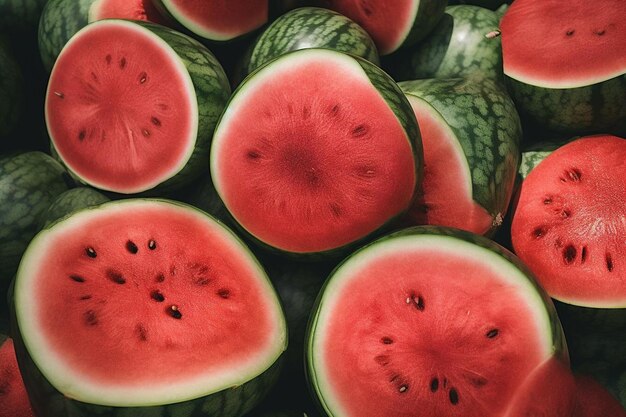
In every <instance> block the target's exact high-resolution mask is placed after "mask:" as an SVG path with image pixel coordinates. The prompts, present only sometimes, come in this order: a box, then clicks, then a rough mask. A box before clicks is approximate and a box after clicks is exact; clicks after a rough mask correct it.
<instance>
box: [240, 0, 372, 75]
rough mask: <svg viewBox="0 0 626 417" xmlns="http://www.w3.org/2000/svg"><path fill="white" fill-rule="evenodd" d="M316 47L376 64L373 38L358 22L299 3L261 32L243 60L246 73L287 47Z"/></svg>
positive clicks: (330, 11) (282, 52)
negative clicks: (298, 5) (244, 60)
mask: <svg viewBox="0 0 626 417" xmlns="http://www.w3.org/2000/svg"><path fill="white" fill-rule="evenodd" d="M316 47H319V48H328V49H333V50H336V51H340V52H345V53H350V54H353V55H357V56H360V57H362V58H365V59H367V60H368V61H370V62H372V63H374V64H376V65H378V64H379V58H378V51H377V49H376V45H374V41H373V40H372V38H371V37H370V36H369V35H368V33H367V32H365V30H363V28H362V27H360V26H359V25H358V24H356V23H355V22H353V21H352V20H350V19H349V18H347V17H345V16H343V15H341V14H339V13H337V12H334V11H332V10H329V9H323V8H318V7H302V8H298V9H295V10H292V11H290V12H287V13H286V14H284V15H282V16H280V17H279V18H278V19H276V20H275V21H274V22H273V23H272V24H271V25H270V26H268V27H267V28H266V29H265V30H264V31H263V32H262V33H261V35H260V36H259V37H258V38H257V40H256V41H255V42H254V43H253V44H252V47H251V48H252V49H251V51H250V52H249V58H248V60H247V62H246V63H245V64H244V67H245V68H246V71H245V74H249V73H250V72H252V71H254V70H255V69H257V68H258V67H260V66H261V65H263V64H264V63H266V62H268V61H270V60H272V59H273V58H276V57H277V56H279V55H282V54H284V53H287V52H289V51H295V50H298V49H303V48H316Z"/></svg>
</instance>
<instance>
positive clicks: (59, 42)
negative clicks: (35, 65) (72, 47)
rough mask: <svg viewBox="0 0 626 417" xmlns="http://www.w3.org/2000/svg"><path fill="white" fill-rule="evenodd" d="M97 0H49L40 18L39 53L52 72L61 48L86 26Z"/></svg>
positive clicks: (47, 68) (45, 66) (44, 64)
mask: <svg viewBox="0 0 626 417" xmlns="http://www.w3.org/2000/svg"><path fill="white" fill-rule="evenodd" d="M95 1H96V0H48V1H47V3H46V5H45V6H44V8H43V11H42V12H41V18H40V19H39V32H38V41H39V55H40V56H41V61H42V63H43V66H44V68H45V69H46V70H47V71H48V72H50V71H52V67H53V66H54V62H55V61H56V59H57V57H58V56H59V54H60V53H61V50H62V49H63V47H64V46H65V44H66V43H67V41H69V40H70V38H71V37H72V36H74V34H75V33H76V32H78V31H79V30H80V29H82V28H83V27H85V26H86V25H87V23H89V21H88V16H89V8H90V7H91V5H92V4H93V3H94V2H95Z"/></svg>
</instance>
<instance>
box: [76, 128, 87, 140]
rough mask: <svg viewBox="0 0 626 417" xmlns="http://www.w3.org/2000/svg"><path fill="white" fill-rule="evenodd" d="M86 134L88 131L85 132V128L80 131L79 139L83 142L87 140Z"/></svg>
mask: <svg viewBox="0 0 626 417" xmlns="http://www.w3.org/2000/svg"><path fill="white" fill-rule="evenodd" d="M85 136H87V132H85V130H84V129H83V130H81V131H80V132H78V140H80V141H81V142H82V141H83V140H85Z"/></svg>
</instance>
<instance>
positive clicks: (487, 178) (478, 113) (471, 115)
mask: <svg viewBox="0 0 626 417" xmlns="http://www.w3.org/2000/svg"><path fill="white" fill-rule="evenodd" d="M398 85H399V86H400V87H401V88H402V90H403V91H404V92H405V93H406V94H409V95H414V96H416V97H418V98H421V99H422V100H425V101H426V102H428V103H429V104H430V105H431V106H432V107H433V109H435V110H436V111H437V112H438V113H439V114H440V115H441V117H442V118H443V119H444V120H445V121H446V122H447V124H448V126H449V127H450V129H452V131H453V132H454V134H455V136H456V138H457V140H458V141H459V143H460V145H461V147H462V148H463V151H464V153H465V157H466V159H467V162H468V166H469V167H470V172H471V180H472V195H473V198H474V200H475V201H476V202H477V203H478V204H480V205H481V206H483V207H484V208H485V209H486V210H487V211H488V212H489V213H490V214H491V216H492V217H493V219H494V226H498V225H499V223H501V222H502V218H503V217H504V215H505V214H506V212H507V210H508V206H509V203H510V201H511V197H512V194H513V186H514V183H515V176H516V174H517V171H518V166H519V161H520V142H521V140H522V129H521V123H520V120H519V116H518V114H517V111H516V109H515V106H514V104H513V102H512V101H511V99H510V97H509V96H508V95H507V93H506V91H505V90H504V88H503V87H502V86H501V85H500V84H499V83H498V82H496V81H494V80H492V79H489V78H481V77H480V76H478V75H475V76H472V77H469V78H454V79H428V80H414V81H403V82H400V83H399V84H398Z"/></svg>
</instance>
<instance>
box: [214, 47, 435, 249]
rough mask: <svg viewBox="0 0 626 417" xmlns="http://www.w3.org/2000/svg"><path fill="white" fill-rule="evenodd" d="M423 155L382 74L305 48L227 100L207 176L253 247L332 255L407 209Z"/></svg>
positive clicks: (400, 97)
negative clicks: (253, 242) (254, 242)
mask: <svg viewBox="0 0 626 417" xmlns="http://www.w3.org/2000/svg"><path fill="white" fill-rule="evenodd" d="M421 154H422V149H421V142H420V139H419V131H418V130H417V123H416V121H415V116H414V114H413V112H412V110H411V107H410V104H409V103H408V101H407V100H406V98H405V97H404V94H403V93H402V92H401V91H400V90H399V89H398V87H397V85H396V84H395V82H394V81H393V80H392V79H391V78H390V77H389V76H388V75H386V74H385V73H383V72H382V70H380V69H379V68H378V67H376V66H374V64H372V63H370V62H368V61H366V60H364V59H360V58H358V57H354V56H350V55H347V54H343V53H340V52H335V51H331V50H324V49H305V50H299V51H295V52H291V53H288V54H285V55H282V56H281V57H279V58H277V59H276V60H274V61H272V62H271V63H269V64H267V65H266V66H264V67H262V68H260V69H259V70H258V71H257V72H254V73H253V74H252V75H251V76H249V77H248V78H247V79H246V80H245V81H244V82H243V83H242V84H241V86H240V87H239V89H238V90H237V91H236V92H235V93H234V95H233V97H232V98H231V101H230V103H229V104H228V106H227V108H226V110H225V111H224V113H223V115H222V118H221V119H220V122H219V124H218V127H217V128H216V131H215V135H214V137H213V143H212V147H211V177H212V179H213V181H214V183H215V188H216V189H217V191H218V193H219V195H220V197H221V198H222V200H223V201H224V204H225V205H226V207H227V209H228V210H229V212H230V213H231V214H232V216H233V217H234V218H235V220H237V222H238V223H239V224H240V225H241V226H242V227H243V228H244V229H245V230H246V231H247V232H249V233H250V234H251V235H252V236H254V237H255V238H256V239H257V240H259V241H261V242H263V243H265V244H266V245H269V246H271V247H274V248H278V249H279V250H282V251H286V252H291V253H299V254H307V253H308V254H311V253H319V252H331V251H334V250H336V249H338V248H341V247H344V246H346V245H349V244H351V243H354V242H356V241H358V240H360V239H363V238H365V237H367V236H369V235H370V234H372V233H374V232H375V231H377V230H379V229H380V228H382V227H383V226H385V225H386V224H388V223H389V222H390V221H391V220H392V219H393V218H395V217H396V216H397V215H399V214H400V213H402V212H403V211H405V210H406V209H407V208H408V207H409V204H410V203H411V201H412V199H413V195H414V192H415V189H416V187H417V184H418V183H419V180H420V176H421V168H422V165H421Z"/></svg>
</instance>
